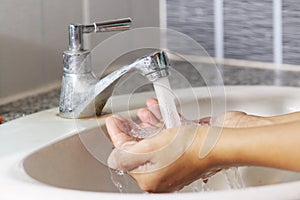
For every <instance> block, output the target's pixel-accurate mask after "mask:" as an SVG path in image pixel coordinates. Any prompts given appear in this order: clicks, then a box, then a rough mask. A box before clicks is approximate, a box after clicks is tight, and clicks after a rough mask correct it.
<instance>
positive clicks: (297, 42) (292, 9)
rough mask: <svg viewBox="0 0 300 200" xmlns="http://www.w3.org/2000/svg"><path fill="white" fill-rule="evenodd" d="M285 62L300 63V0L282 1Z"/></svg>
mask: <svg viewBox="0 0 300 200" xmlns="http://www.w3.org/2000/svg"><path fill="white" fill-rule="evenodd" d="M282 34H283V36H284V37H283V39H282V41H283V42H282V43H283V44H282V46H283V62H284V63H288V64H300V1H299V0H284V1H283V2H282Z"/></svg>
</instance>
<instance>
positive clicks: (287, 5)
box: [167, 0, 300, 65]
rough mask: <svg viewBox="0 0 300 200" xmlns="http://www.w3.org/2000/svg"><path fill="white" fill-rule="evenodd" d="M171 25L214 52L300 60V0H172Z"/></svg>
mask: <svg viewBox="0 0 300 200" xmlns="http://www.w3.org/2000/svg"><path fill="white" fill-rule="evenodd" d="M167 24H168V25H167V26H168V28H171V29H174V30H177V31H180V32H183V33H185V34H187V35H189V36H190V37H192V38H193V39H194V40H196V41H197V42H199V43H200V44H201V45H202V46H203V47H204V48H205V49H206V50H207V52H208V53H209V55H211V56H215V57H218V58H234V59H242V60H251V61H263V62H275V63H276V64H282V63H284V64H296V65H299V64H300V48H299V47H300V2H299V1H298V0H264V1H261V0H212V1H207V0H185V1H181V0H167Z"/></svg>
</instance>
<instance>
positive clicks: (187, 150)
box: [106, 99, 219, 192]
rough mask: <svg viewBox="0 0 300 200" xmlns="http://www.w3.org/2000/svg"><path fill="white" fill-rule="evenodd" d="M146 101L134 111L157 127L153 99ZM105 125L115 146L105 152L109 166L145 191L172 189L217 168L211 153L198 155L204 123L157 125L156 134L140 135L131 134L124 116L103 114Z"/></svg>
mask: <svg viewBox="0 0 300 200" xmlns="http://www.w3.org/2000/svg"><path fill="white" fill-rule="evenodd" d="M147 105H148V107H147V108H144V109H140V110H139V111H138V116H139V118H140V119H141V121H142V123H141V124H140V126H141V127H142V128H152V129H159V126H161V125H157V124H158V123H160V118H161V116H160V112H159V108H158V104H157V101H156V100H155V99H149V100H148V101H147ZM106 125H107V130H108V133H109V136H110V137H111V140H112V142H113V144H114V146H115V147H116V148H115V149H114V150H113V151H112V153H111V155H110V156H109V159H108V165H109V167H111V168H113V169H118V170H124V171H126V172H128V173H129V174H130V175H131V176H132V177H133V178H134V179H135V180H136V181H137V183H138V184H139V186H140V187H141V189H143V190H145V191H148V192H171V191H176V190H179V189H181V188H182V187H184V186H185V185H188V184H190V183H192V182H193V181H195V180H197V179H199V178H200V177H203V178H205V177H208V176H209V175H211V174H213V173H215V172H216V171H217V170H219V169H214V167H213V164H212V163H213V159H212V158H213V157H212V155H210V156H207V157H206V158H203V159H199V158H198V155H199V150H200V146H201V144H202V141H203V139H204V137H205V134H206V133H207V131H208V126H207V127H204V126H181V127H175V128H172V129H167V130H166V129H164V130H162V131H160V130H161V129H159V131H160V132H159V133H158V134H156V135H154V136H152V137H149V138H146V139H140V138H136V137H132V133H130V130H132V128H134V127H135V126H136V125H134V124H133V123H132V122H131V121H130V120H128V119H125V118H122V117H119V116H112V117H109V118H107V120H106ZM179 172H180V173H179Z"/></svg>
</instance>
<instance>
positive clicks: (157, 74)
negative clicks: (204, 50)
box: [60, 51, 170, 118]
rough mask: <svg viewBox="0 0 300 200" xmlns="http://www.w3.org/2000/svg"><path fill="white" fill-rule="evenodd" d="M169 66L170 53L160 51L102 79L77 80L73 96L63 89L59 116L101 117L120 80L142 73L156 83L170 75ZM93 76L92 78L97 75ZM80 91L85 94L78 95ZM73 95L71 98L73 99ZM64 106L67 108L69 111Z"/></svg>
mask: <svg viewBox="0 0 300 200" xmlns="http://www.w3.org/2000/svg"><path fill="white" fill-rule="evenodd" d="M169 65H170V63H169V59H168V57H167V54H166V53H165V52H164V51H157V52H154V53H152V54H150V55H147V56H144V57H142V58H139V59H137V60H136V61H134V62H133V63H131V64H129V65H125V66H123V67H121V68H120V69H118V70H116V71H114V72H112V73H110V74H108V75H106V76H105V77H103V78H101V79H100V80H98V79H96V78H92V79H91V81H89V82H88V83H87V82H86V81H82V80H84V79H82V80H76V84H72V85H74V86H75V85H76V86H75V88H73V89H72V90H70V89H69V90H70V91H72V92H73V94H66V92H63V90H62V95H61V103H60V116H62V117H66V118H83V117H92V116H95V115H97V116H99V115H101V113H102V110H103V107H104V106H105V104H106V102H107V100H108V98H109V97H110V96H111V94H112V92H113V89H114V86H115V85H116V83H117V82H118V80H119V79H120V78H121V77H123V76H124V75H126V74H128V73H131V72H139V73H140V74H142V75H143V76H145V77H146V78H147V79H148V80H149V81H151V82H153V81H155V80H157V79H159V78H161V77H165V76H168V75H169V73H168V67H169ZM91 76H92V77H93V76H94V75H91ZM69 85H70V84H69ZM62 89H63V88H62ZM80 90H81V91H82V92H79V91H80ZM63 93H64V94H63ZM70 95H71V96H72V97H71V98H70ZM64 96H67V97H68V98H65V97H64ZM70 101H71V102H70ZM65 105H68V108H66V106H65Z"/></svg>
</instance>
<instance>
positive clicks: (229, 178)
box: [109, 77, 244, 193]
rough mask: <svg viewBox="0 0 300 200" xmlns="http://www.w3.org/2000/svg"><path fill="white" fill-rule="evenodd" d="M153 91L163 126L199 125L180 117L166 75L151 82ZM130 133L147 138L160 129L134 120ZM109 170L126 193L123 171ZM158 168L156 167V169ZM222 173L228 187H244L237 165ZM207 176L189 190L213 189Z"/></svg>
mask: <svg viewBox="0 0 300 200" xmlns="http://www.w3.org/2000/svg"><path fill="white" fill-rule="evenodd" d="M153 86H154V91H155V94H156V97H157V100H158V102H159V109H160V112H161V116H162V119H161V120H162V122H163V124H164V125H165V128H167V129H168V128H173V127H176V126H180V125H182V124H184V125H195V126H199V124H196V123H195V122H193V121H189V120H185V119H184V118H183V117H180V116H179V114H178V111H177V108H176V105H175V95H174V93H173V92H172V89H171V87H170V83H169V79H168V77H164V78H160V79H158V80H157V81H155V82H153ZM130 123H132V124H131V127H133V128H132V129H131V130H130V133H131V134H132V136H133V137H137V138H147V137H151V136H153V135H154V134H156V133H158V132H159V131H160V130H159V128H152V127H141V126H139V125H138V124H136V123H135V122H133V121H131V122H130ZM109 170H110V174H111V180H112V182H113V183H114V185H115V186H116V188H117V189H118V190H119V192H120V193H127V192H128V189H127V188H128V187H127V185H128V183H127V181H126V179H125V178H124V174H125V172H124V171H122V170H112V169H109ZM157 170H158V169H157ZM222 172H223V174H224V175H225V179H226V183H227V184H228V186H229V188H230V189H240V188H243V187H244V183H243V179H242V177H241V174H240V172H239V170H238V167H231V168H227V169H223V170H222ZM208 181H209V178H208V179H207V178H206V179H202V178H201V179H199V180H197V181H195V182H194V183H192V184H191V191H192V192H204V191H210V190H214V189H213V188H210V187H209V185H208V184H207V183H208Z"/></svg>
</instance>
